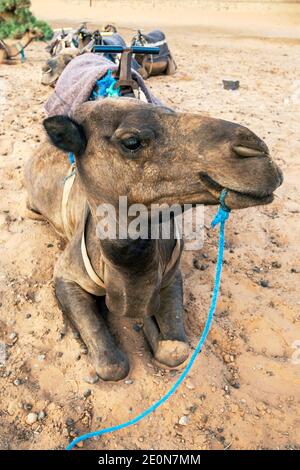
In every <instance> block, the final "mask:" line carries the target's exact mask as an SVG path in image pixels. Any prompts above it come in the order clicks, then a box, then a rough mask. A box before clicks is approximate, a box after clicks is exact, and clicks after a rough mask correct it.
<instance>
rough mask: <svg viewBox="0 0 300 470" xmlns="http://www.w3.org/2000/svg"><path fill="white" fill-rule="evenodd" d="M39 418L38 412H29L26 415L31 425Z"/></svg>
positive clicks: (27, 421)
mask: <svg viewBox="0 0 300 470" xmlns="http://www.w3.org/2000/svg"><path fill="white" fill-rule="evenodd" d="M37 419H38V415H37V414H36V413H29V414H28V415H27V417H26V423H27V424H29V425H30V426H31V425H32V424H34V423H36V421H37Z"/></svg>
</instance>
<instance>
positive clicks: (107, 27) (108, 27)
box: [102, 24, 118, 33]
mask: <svg viewBox="0 0 300 470" xmlns="http://www.w3.org/2000/svg"><path fill="white" fill-rule="evenodd" d="M102 31H105V32H106V33H117V32H118V30H117V28H116V26H115V25H114V24H106V25H104V26H103V27H102Z"/></svg>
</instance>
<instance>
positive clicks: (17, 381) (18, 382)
mask: <svg viewBox="0 0 300 470" xmlns="http://www.w3.org/2000/svg"><path fill="white" fill-rule="evenodd" d="M13 383H14V385H15V386H16V387H18V386H19V385H21V383H22V382H21V380H20V379H16V380H14V382H13Z"/></svg>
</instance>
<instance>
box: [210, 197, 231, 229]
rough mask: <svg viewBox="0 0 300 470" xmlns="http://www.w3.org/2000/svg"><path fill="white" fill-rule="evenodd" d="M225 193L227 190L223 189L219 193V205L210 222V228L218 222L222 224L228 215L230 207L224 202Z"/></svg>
mask: <svg viewBox="0 0 300 470" xmlns="http://www.w3.org/2000/svg"><path fill="white" fill-rule="evenodd" d="M227 193H228V190H227V189H223V190H222V192H221V194H220V207H219V210H218V212H217V213H216V215H215V217H214V219H213V221H212V223H211V226H212V228H215V226H216V225H218V224H224V223H225V222H226V220H227V219H228V217H229V214H230V211H231V209H230V207H228V206H226V204H225V198H226V196H227Z"/></svg>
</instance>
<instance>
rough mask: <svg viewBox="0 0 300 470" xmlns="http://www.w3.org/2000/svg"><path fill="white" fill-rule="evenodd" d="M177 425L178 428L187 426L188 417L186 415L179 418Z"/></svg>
mask: <svg viewBox="0 0 300 470" xmlns="http://www.w3.org/2000/svg"><path fill="white" fill-rule="evenodd" d="M178 423H179V424H180V426H187V425H188V423H189V417H188V416H186V415H184V416H181V418H179V421H178Z"/></svg>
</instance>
